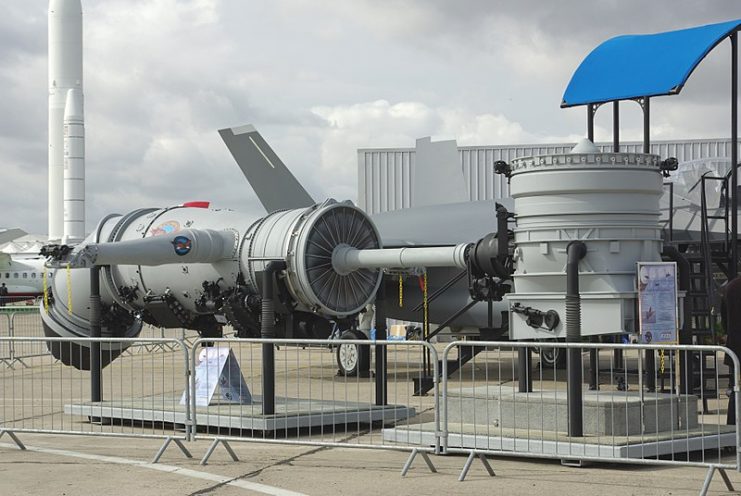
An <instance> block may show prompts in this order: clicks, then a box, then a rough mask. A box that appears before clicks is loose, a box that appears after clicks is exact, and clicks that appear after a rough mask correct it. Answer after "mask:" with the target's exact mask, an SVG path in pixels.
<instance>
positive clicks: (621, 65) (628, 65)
mask: <svg viewBox="0 0 741 496" xmlns="http://www.w3.org/2000/svg"><path fill="white" fill-rule="evenodd" d="M740 25H741V19H737V20H735V21H727V22H721V23H719V24H708V25H707V26H698V27H694V28H689V29H680V30H679V31H668V32H666V33H656V34H643V35H625V36H617V37H615V38H611V39H609V40H607V41H605V42H604V43H602V44H601V45H599V46H598V47H597V48H595V49H594V50H592V52H591V53H590V54H589V55H587V58H585V59H584V60H583V61H582V63H581V64H580V65H579V68H578V69H576V72H574V75H573V76H571V81H569V85H568V87H567V88H566V92H565V93H564V95H563V101H562V102H561V107H573V106H576V105H586V104H588V103H603V102H610V101H613V100H627V99H631V98H640V97H644V96H657V95H672V94H677V93H679V91H680V90H681V89H682V86H684V83H685V82H686V81H687V79H688V78H689V77H690V74H692V71H693V70H694V69H695V67H697V64H699V63H700V61H702V59H703V58H705V56H706V55H707V54H708V53H709V52H710V50H712V49H713V48H715V46H716V45H717V44H718V43H720V42H721V41H722V40H723V39H724V38H726V37H727V36H729V35H730V34H731V33H733V32H734V31H736V30H737V29H738V28H739V26H740Z"/></svg>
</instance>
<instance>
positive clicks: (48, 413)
mask: <svg viewBox="0 0 741 496" xmlns="http://www.w3.org/2000/svg"><path fill="white" fill-rule="evenodd" d="M8 342H12V343H14V344H15V345H16V346H19V345H21V346H22V345H33V346H45V347H46V346H50V347H54V348H56V350H55V354H56V355H57V356H61V360H56V359H55V358H54V356H52V354H50V353H46V354H43V355H39V356H36V357H32V358H28V359H27V360H26V362H27V363H26V365H27V366H26V367H25V368H12V369H10V368H8V369H4V370H0V385H1V386H2V387H1V389H0V436H2V435H3V434H6V433H7V434H9V435H10V436H11V437H12V438H13V440H14V441H16V443H17V444H18V446H19V447H20V448H21V449H23V444H22V443H21V441H20V440H19V438H18V437H17V434H19V433H48V434H75V435H94V436H114V437H115V436H118V437H137V438H158V439H163V440H164V443H163V445H162V447H161V448H160V450H159V452H158V453H157V454H156V455H155V457H154V462H157V461H158V460H159V458H160V456H162V454H163V453H164V450H165V449H166V448H167V446H168V445H169V444H170V443H171V442H175V443H176V444H177V445H178V446H179V447H180V449H181V450H182V451H183V453H185V454H186V456H188V457H190V453H188V451H187V450H186V449H185V446H184V445H183V444H182V441H185V440H187V439H188V438H189V437H190V429H191V419H190V408H189V404H190V390H189V388H188V387H187V384H188V381H187V376H188V370H189V364H188V360H189V353H188V348H187V347H186V346H185V344H183V343H182V342H181V341H179V340H175V339H167V340H163V339H110V338H99V339H93V338H88V339H84V340H80V339H74V338H32V337H31V338H27V337H17V336H16V337H13V338H0V344H2V343H8ZM94 344H97V345H99V348H100V350H99V353H98V359H99V360H100V362H101V363H102V364H103V365H104V368H103V370H102V375H101V380H100V384H101V386H100V389H98V390H97V391H98V392H97V393H96V389H97V388H95V387H94V386H93V384H94V382H93V378H92V377H91V376H92V374H91V373H90V372H89V371H87V370H78V369H77V368H75V367H71V366H67V365H65V364H64V363H63V362H68V363H69V362H70V361H76V362H78V363H81V364H82V366H83V367H85V368H88V367H89V365H90V361H91V360H92V358H93V356H94V355H93V352H91V349H92V348H93V345H94ZM132 345H148V346H154V345H167V346H171V347H173V349H176V350H177V352H176V353H149V354H145V353H142V354H135V355H127V354H125V353H124V351H125V350H126V348H128V347H130V346H132ZM113 359H115V360H114V361H112V363H109V362H111V360H113ZM106 365H107V366H106ZM96 396H97V397H96Z"/></svg>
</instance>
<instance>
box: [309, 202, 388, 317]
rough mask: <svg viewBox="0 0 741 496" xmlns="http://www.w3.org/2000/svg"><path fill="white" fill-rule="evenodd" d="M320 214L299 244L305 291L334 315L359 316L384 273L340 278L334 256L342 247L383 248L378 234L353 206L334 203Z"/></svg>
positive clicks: (362, 272)
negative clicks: (333, 260)
mask: <svg viewBox="0 0 741 496" xmlns="http://www.w3.org/2000/svg"><path fill="white" fill-rule="evenodd" d="M317 214H318V215H316V216H314V217H313V218H312V219H311V220H310V225H309V226H307V227H308V229H307V230H306V231H304V232H305V233H306V236H305V237H304V238H303V240H302V241H301V242H300V246H301V248H303V249H300V250H299V253H302V254H303V256H301V255H299V257H301V258H302V261H303V265H304V267H303V270H302V271H300V272H302V273H303V274H302V275H303V276H304V278H305V279H304V281H302V282H304V283H305V284H304V289H305V290H307V291H310V292H311V293H313V295H312V296H313V298H312V299H314V300H315V301H316V302H317V303H319V305H320V306H321V307H323V308H324V310H325V311H327V312H329V313H331V314H334V315H339V316H342V315H349V314H353V313H356V312H359V311H360V310H362V308H363V307H364V306H365V305H366V304H368V302H369V301H371V300H372V299H373V298H374V297H375V294H376V290H377V289H378V286H379V284H380V282H381V272H380V271H379V270H374V269H360V270H356V271H354V272H351V273H349V274H347V275H342V274H339V273H337V272H336V271H335V270H334V268H333V267H332V252H333V251H334V249H335V248H336V247H337V246H339V245H346V246H351V247H353V248H357V249H361V250H362V249H373V248H380V247H381V243H380V239H379V236H378V232H377V231H376V228H375V226H374V225H373V222H372V221H371V220H370V219H369V218H368V216H367V215H366V214H365V213H363V212H362V211H361V210H359V209H357V208H356V207H354V206H352V205H348V204H342V203H335V204H333V205H330V206H329V207H327V208H322V209H319V210H318V211H317ZM307 286H308V287H307Z"/></svg>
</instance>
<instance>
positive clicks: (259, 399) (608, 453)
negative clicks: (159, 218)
mask: <svg viewBox="0 0 741 496" xmlns="http://www.w3.org/2000/svg"><path fill="white" fill-rule="evenodd" d="M2 322H3V319H2V318H1V316H0V332H2V330H3V327H2ZM92 343H99V344H100V347H101V352H100V355H99V356H100V358H101V360H102V362H103V363H104V364H107V363H108V362H109V361H110V360H111V359H112V358H116V360H115V361H113V362H112V363H111V364H109V365H107V367H105V368H104V369H103V377H102V391H101V397H100V400H99V401H98V400H96V401H91V395H92V384H91V378H90V376H91V374H90V372H88V371H84V370H83V371H80V370H77V369H75V368H73V367H69V366H66V365H64V363H62V361H65V362H69V360H70V359H75V358H77V359H79V358H82V357H83V355H85V354H86V353H87V354H88V355H89V348H90V347H91V345H92ZM11 344H14V345H17V346H19V347H20V346H21V345H29V346H30V345H31V344H33V345H34V346H41V345H43V346H47V344H48V345H51V346H57V347H58V348H59V350H58V351H61V352H62V353H61V354H62V355H64V356H63V360H62V361H57V360H56V359H55V358H54V357H53V356H52V355H51V354H48V353H46V354H43V355H38V356H35V357H31V358H28V359H27V360H26V365H27V367H25V368H4V369H0V436H2V435H3V434H5V433H7V434H9V435H10V436H11V437H12V438H13V440H15V441H16V443H17V444H18V445H19V447H22V446H23V445H22V443H21V441H20V440H19V438H18V437H17V436H16V434H18V433H26V432H30V433H52V434H82V435H95V436H126V437H145V438H158V439H163V441H164V442H163V445H162V447H161V449H160V450H159V452H158V453H157V454H156V456H155V461H157V460H158V459H159V458H160V456H161V455H162V453H163V452H164V450H165V449H166V447H167V446H168V445H169V444H170V443H171V442H173V441H174V442H175V443H176V444H177V445H178V446H179V447H180V448H181V450H183V452H184V453H186V455H188V456H190V454H189V453H188V452H187V450H186V449H185V446H184V445H183V444H182V441H192V440H195V439H206V440H210V441H211V444H210V446H209V448H208V450H207V452H206V454H205V455H204V457H203V458H202V461H201V463H204V464H205V463H207V461H208V459H209V457H210V456H211V455H212V454H213V452H214V450H215V449H216V448H217V447H218V445H219V444H222V445H223V446H224V448H225V449H226V450H227V452H228V453H229V455H230V456H231V457H232V459H234V460H235V461H237V456H236V454H235V453H234V451H233V450H232V449H231V447H230V444H229V443H231V442H233V441H246V442H253V443H276V444H291V445H311V446H329V447H342V448H348V447H355V448H366V449H387V450H396V451H407V452H410V456H409V458H408V459H407V462H406V464H405V466H404V468H403V470H402V474H405V473H406V472H407V470H408V469H409V468H410V466H411V464H412V462H413V461H414V459H415V457H416V456H417V455H421V456H422V457H423V459H424V461H425V462H427V465H428V467H429V468H430V470H432V471H435V470H434V466H433V464H432V461H431V460H430V458H429V457H428V454H429V453H435V454H455V453H462V454H467V455H468V458H467V460H466V462H465V464H464V467H463V470H462V472H461V475H460V480H463V479H465V477H466V474H467V473H468V471H469V469H470V468H471V466H472V462H473V461H475V460H476V459H477V458H478V459H480V460H481V461H482V462H483V463H484V466H485V468H486V469H487V470H488V471H489V473H490V474H492V475H493V474H494V472H493V470H492V469H491V466H490V465H489V462H488V461H487V459H486V458H485V456H486V455H500V456H501V455H504V456H517V457H530V458H547V459H556V460H558V459H560V460H562V461H563V462H566V463H576V462H579V463H581V462H589V461H595V462H609V463H630V464H651V465H675V466H700V467H705V468H707V469H708V473H707V478H706V480H705V484H704V486H703V492H702V493H701V494H705V493H706V492H707V490H708V488H709V485H710V481H711V478H712V476H713V474H714V473H715V472H716V471H719V472H720V474H721V475H722V476H723V478H724V481H725V482H726V483H727V485H728V486H729V488H730V487H731V485H730V481H729V480H728V478H727V475H726V473H725V471H726V470H730V469H733V470H739V471H741V470H740V469H741V433H740V432H739V429H738V426H739V412H740V411H741V410H740V408H739V406H740V403H741V401H740V397H739V386H738V384H739V370H740V367H739V360H738V358H737V357H736V356H735V355H734V354H733V353H732V352H731V351H730V350H728V349H727V348H723V347H719V346H685V345H615V344H587V343H574V344H571V343H548V344H547V345H546V344H544V343H524V342H476V341H458V342H453V343H451V344H449V345H448V346H447V347H445V349H444V350H443V351H442V352H441V353H440V356H441V358H442V360H440V361H438V351H437V350H436V347H435V346H433V345H431V344H429V343H426V342H419V341H367V340H342V341H341V344H342V345H345V346H358V347H360V348H358V349H357V351H358V352H360V355H358V358H359V359H360V360H361V361H363V360H369V357H370V356H371V355H372V356H373V360H372V361H370V362H369V363H370V364H373V362H374V361H375V363H376V364H378V365H379V368H378V369H376V370H377V371H378V372H383V371H384V367H383V366H382V365H383V364H384V363H385V371H386V373H385V374H383V373H381V374H377V375H376V376H375V377H374V376H373V375H372V374H371V375H368V374H366V375H362V374H361V375H357V376H348V375H344V374H339V373H338V366H337V364H336V356H335V351H336V348H335V347H336V346H338V345H339V344H340V343H338V341H332V340H324V341H317V340H305V339H304V340H298V339H272V340H264V339H198V340H196V341H195V342H194V344H193V346H192V347H191V348H189V347H188V346H187V345H186V344H185V343H184V342H183V341H182V340H179V339H161V338H149V339H146V338H137V339H108V338H100V339H84V340H83V339H63V338H56V339H50V338H27V337H0V352H1V351H2V350H5V349H12V347H10V346H9V345H11ZM79 345H83V346H82V347H80V346H79ZM544 346H547V347H548V348H552V349H558V350H559V351H562V352H565V351H567V350H574V349H577V350H579V351H580V352H581V353H576V356H577V357H578V358H577V361H578V366H579V367H577V368H580V369H581V370H582V374H583V377H582V380H581V381H579V382H578V385H579V386H580V387H578V388H577V389H578V390H579V391H580V394H581V395H582V400H583V403H582V405H583V406H582V408H581V409H580V412H581V425H582V427H583V432H582V434H581V435H573V434H572V435H570V434H569V432H570V431H571V426H572V423H573V422H574V421H575V418H577V417H578V415H575V414H574V410H573V409H572V407H570V406H569V402H568V398H567V391H568V385H567V382H568V381H567V374H566V371H565V370H563V369H559V368H557V361H554V362H553V363H552V364H551V365H550V366H545V365H543V362H540V363H539V364H538V365H536V366H532V363H534V362H531V359H530V358H528V357H529V356H530V357H531V356H532V355H533V353H534V352H537V351H539V347H544ZM132 347H139V348H140V349H141V350H146V349H149V350H165V351H167V350H173V352H162V353H126V350H127V349H132ZM266 349H272V350H273V352H274V365H275V366H274V386H275V388H274V392H275V396H274V397H275V402H274V408H273V410H271V411H266V410H265V408H267V407H266V403H267V402H266V397H265V388H266V386H265V380H266V377H265V376H264V375H263V374H264V369H263V363H262V360H263V356H264V355H263V352H264V351H265V350H266ZM371 352H372V353H371ZM587 352H588V353H587ZM456 353H457V357H456V355H455V354H456ZM56 355H57V356H59V355H60V353H59V352H57V353H56ZM427 355H428V356H429V360H423V357H424V356H427ZM3 356H6V355H2V354H0V359H2V357H3ZM7 356H12V355H7ZM573 356H574V355H573V354H572V357H573ZM381 357H382V358H383V359H382V360H380V362H379V358H381ZM454 357H455V358H454ZM471 357H472V358H471ZM425 362H426V363H428V364H430V369H429V370H425V366H424V363H425ZM438 364H441V365H438ZM525 364H530V366H524V365H525ZM592 366H593V368H592ZM370 369H371V370H374V369H375V367H374V366H373V365H371V366H370ZM384 375H385V380H384ZM268 377H269V376H268ZM440 377H442V382H441V383H440V381H439V379H438V378H440ZM425 381H431V383H432V386H433V387H432V389H431V393H430V395H429V396H417V395H415V391H416V387H415V383H417V384H420V383H423V382H425ZM267 382H269V381H267ZM589 386H592V387H589ZM726 391H732V394H731V395H730V398H731V400H730V401H729V400H728V398H727V397H726V394H725V393H726ZM729 421H730V422H729Z"/></svg>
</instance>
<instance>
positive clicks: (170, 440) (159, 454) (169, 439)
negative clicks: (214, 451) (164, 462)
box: [152, 436, 193, 463]
mask: <svg viewBox="0 0 741 496" xmlns="http://www.w3.org/2000/svg"><path fill="white" fill-rule="evenodd" d="M170 443H175V444H176V445H177V447H178V448H180V451H182V453H183V454H184V455H185V457H186V458H193V455H192V454H191V453H190V451H188V448H186V447H185V445H184V444H183V442H182V441H181V440H180V439H177V438H174V437H172V436H168V437H167V438H165V442H164V443H162V446H160V449H159V451H157V454H156V455H154V458H152V463H157V462H159V461H160V458H162V455H164V454H165V450H166V449H167V447H168V446H170Z"/></svg>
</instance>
